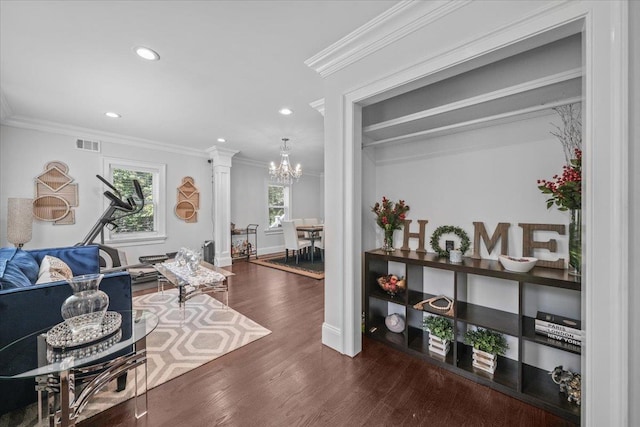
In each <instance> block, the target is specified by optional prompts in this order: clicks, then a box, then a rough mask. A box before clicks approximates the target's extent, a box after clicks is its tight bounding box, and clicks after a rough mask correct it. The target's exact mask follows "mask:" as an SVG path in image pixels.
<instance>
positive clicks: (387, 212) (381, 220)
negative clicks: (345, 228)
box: [371, 197, 409, 252]
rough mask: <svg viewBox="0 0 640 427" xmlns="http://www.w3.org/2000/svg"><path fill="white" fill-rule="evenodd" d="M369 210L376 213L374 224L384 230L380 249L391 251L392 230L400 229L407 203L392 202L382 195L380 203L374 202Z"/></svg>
mask: <svg viewBox="0 0 640 427" xmlns="http://www.w3.org/2000/svg"><path fill="white" fill-rule="evenodd" d="M371 211H372V212H373V213H374V214H376V224H378V226H379V227H380V228H382V231H383V232H384V241H383V243H382V250H383V251H385V252H393V250H394V247H393V232H394V231H395V230H400V229H402V225H403V224H404V219H405V216H406V213H407V212H408V211H409V205H406V204H405V203H404V200H399V201H398V202H396V203H394V202H392V201H391V200H389V199H387V198H386V197H382V203H379V202H376V204H375V205H374V206H373V207H372V208H371Z"/></svg>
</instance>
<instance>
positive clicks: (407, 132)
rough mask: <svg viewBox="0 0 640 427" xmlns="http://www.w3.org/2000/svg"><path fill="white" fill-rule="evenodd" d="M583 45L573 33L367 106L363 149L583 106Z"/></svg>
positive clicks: (423, 139) (363, 113)
mask: <svg viewBox="0 0 640 427" xmlns="http://www.w3.org/2000/svg"><path fill="white" fill-rule="evenodd" d="M574 31H576V32H579V30H578V29H574ZM580 43H581V42H580V35H579V34H573V35H571V36H569V37H565V38H563V39H560V40H556V41H554V42H552V43H547V44H545V45H542V46H538V47H536V48H534V49H528V50H525V51H523V52H520V53H518V54H515V55H512V56H508V57H506V58H502V59H500V60H496V61H493V62H489V63H484V64H483V63H480V64H478V65H477V66H476V67H475V68H472V69H470V70H466V71H461V72H460V74H457V75H453V76H449V77H446V78H443V79H442V80H439V81H435V82H431V83H429V84H426V85H425V86H423V87H420V88H417V89H414V90H412V91H410V92H407V93H403V94H400V95H397V96H394V97H392V98H389V99H385V100H383V101H381V102H379V103H375V104H372V105H369V106H366V107H365V108H363V111H362V117H363V123H362V125H363V127H362V135H363V137H366V138H363V140H364V142H363V144H362V146H363V147H373V146H380V145H386V144H400V143H407V142H420V141H425V140H427V139H430V138H434V137H437V136H441V135H447V134H451V133H455V132H460V131H468V130H472V129H479V128H482V127H486V126H494V125H498V124H504V123H509V122H512V121H516V120H522V119H525V118H532V117H536V116H540V115H545V114H549V112H550V111H551V109H552V108H554V107H558V106H561V105H566V104H571V103H576V102H580V101H581V100H582V74H583V70H582V61H581V47H580V46H581V44H580ZM531 64H537V66H535V67H532V66H531Z"/></svg>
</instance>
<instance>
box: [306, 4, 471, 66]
mask: <svg viewBox="0 0 640 427" xmlns="http://www.w3.org/2000/svg"><path fill="white" fill-rule="evenodd" d="M471 1H472V0H437V1H429V2H425V1H420V0H403V1H400V2H398V3H397V4H396V5H394V6H393V7H391V8H390V9H388V10H387V11H385V12H383V13H381V14H380V15H378V16H377V17H375V18H374V19H372V20H371V21H369V22H367V23H366V24H364V25H363V26H361V27H359V28H358V29H356V30H355V31H353V32H351V33H349V34H347V35H346V36H345V37H343V38H342V39H340V40H338V41H337V42H336V43H334V44H332V45H331V46H329V47H327V48H326V49H324V50H322V51H320V52H319V53H317V54H316V55H314V56H312V57H311V58H309V59H307V60H306V61H305V62H304V63H305V65H307V66H308V67H310V68H312V69H314V70H315V71H316V72H317V73H319V74H320V75H321V76H322V77H327V76H329V75H331V74H333V73H335V72H336V71H338V70H341V69H342V68H344V67H346V66H348V65H350V64H353V63H354V62H356V61H358V60H360V59H362V58H364V57H365V56H367V55H371V54H372V53H374V52H376V51H378V50H380V49H382V48H384V47H385V46H388V45H390V44H392V43H394V42H396V41H397V40H399V39H401V38H403V37H405V36H407V35H408V34H411V33H412V32H414V31H416V30H418V29H420V28H422V27H424V26H425V25H428V24H430V23H432V22H434V21H437V20H438V19H440V18H442V17H444V16H446V15H448V14H450V13H452V12H453V11H455V10H457V9H459V8H461V7H463V6H464V5H466V4H467V3H470V2H471Z"/></svg>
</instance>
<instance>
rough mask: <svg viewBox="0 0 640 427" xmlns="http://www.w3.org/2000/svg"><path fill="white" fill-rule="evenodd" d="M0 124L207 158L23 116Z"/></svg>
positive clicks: (182, 149) (194, 151)
mask: <svg viewBox="0 0 640 427" xmlns="http://www.w3.org/2000/svg"><path fill="white" fill-rule="evenodd" d="M0 124H2V125H4V126H11V127H15V128H20V129H29V130H37V131H40V132H49V133H55V134H58V135H65V136H71V137H73V138H82V139H90V140H98V141H102V142H110V143H114V144H123V145H127V146H129V147H131V146H133V147H139V148H145V149H149V148H151V149H154V150H161V151H167V152H170V153H178V154H186V155H188V156H196V157H205V158H206V157H208V155H207V153H206V152H205V151H204V150H197V149H194V148H189V147H183V146H180V145H173V144H167V143H164V142H158V141H152V140H148V139H143V138H136V137H132V136H127V135H121V134H116V133H110V132H102V131H98V130H94V129H87V128H82V127H77V126H71V125H66V124H61V123H55V122H49V121H46V120H37V119H32V118H29V117H24V116H14V117H11V118H9V119H3V120H1V121H0Z"/></svg>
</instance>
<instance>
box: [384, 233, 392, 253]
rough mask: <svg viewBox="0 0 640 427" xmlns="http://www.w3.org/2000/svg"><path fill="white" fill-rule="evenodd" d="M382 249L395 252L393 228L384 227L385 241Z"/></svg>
mask: <svg viewBox="0 0 640 427" xmlns="http://www.w3.org/2000/svg"><path fill="white" fill-rule="evenodd" d="M382 250H383V251H385V252H393V251H394V248H393V230H392V229H388V228H384V241H383V243H382Z"/></svg>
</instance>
